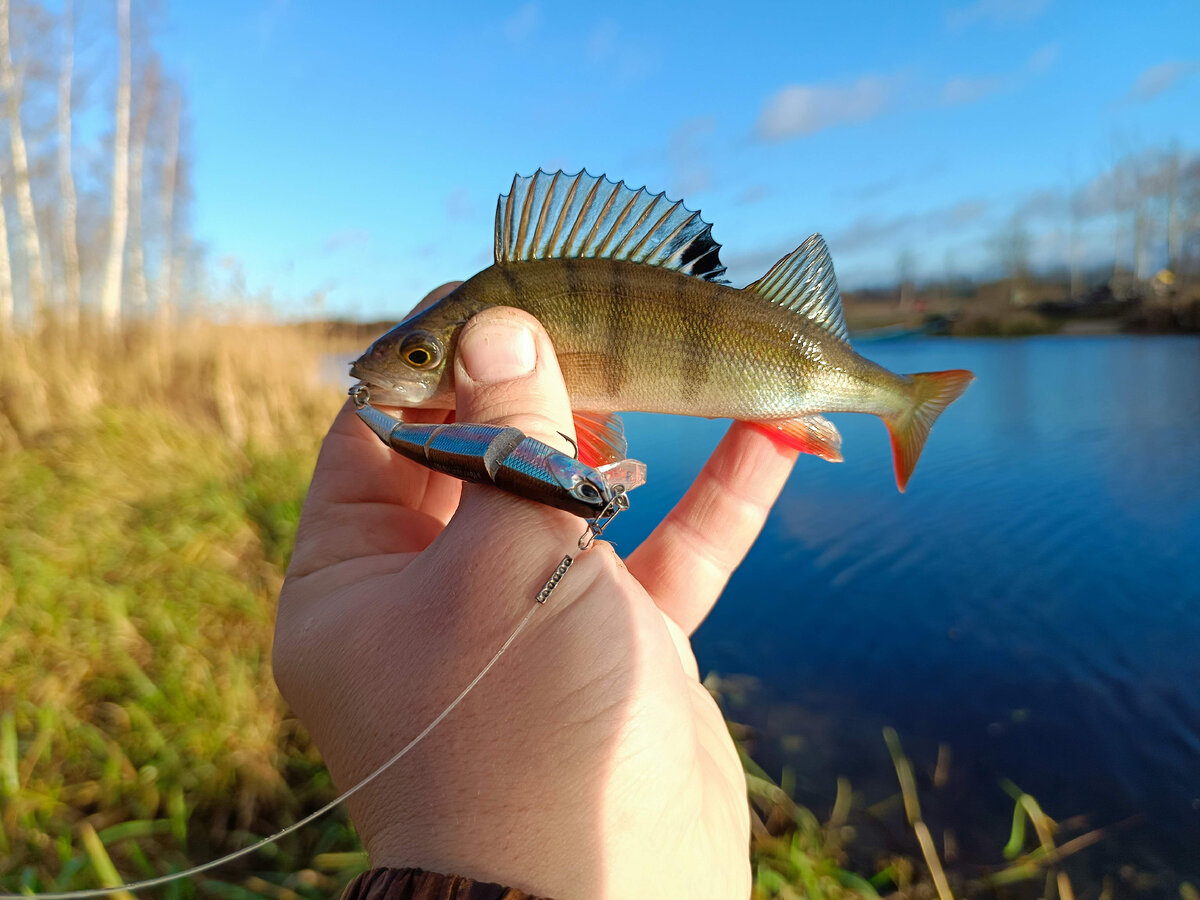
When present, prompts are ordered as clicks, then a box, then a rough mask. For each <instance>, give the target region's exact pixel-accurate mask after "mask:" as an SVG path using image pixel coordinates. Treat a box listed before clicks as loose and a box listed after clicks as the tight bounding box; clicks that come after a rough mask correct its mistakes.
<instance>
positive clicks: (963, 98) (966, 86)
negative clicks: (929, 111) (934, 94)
mask: <svg viewBox="0 0 1200 900" xmlns="http://www.w3.org/2000/svg"><path fill="white" fill-rule="evenodd" d="M1007 82H1008V79H1006V78H1004V77H1002V76H999V75H989V76H985V77H983V78H969V77H960V78H951V79H950V80H949V81H947V82H946V83H945V84H944V85H942V96H941V101H942V103H943V104H944V105H946V106H959V105H961V104H964V103H975V102H976V101H979V100H982V99H983V98H984V97H986V96H988V95H989V94H995V93H998V92H999V91H1002V90H1004V87H1005V85H1006V84H1007Z"/></svg>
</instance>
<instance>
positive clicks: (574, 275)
mask: <svg viewBox="0 0 1200 900" xmlns="http://www.w3.org/2000/svg"><path fill="white" fill-rule="evenodd" d="M562 271H563V283H564V284H565V285H566V289H567V297H566V300H565V302H563V303H562V304H560V308H559V314H560V315H561V316H562V317H563V320H564V321H566V322H570V324H571V329H572V332H573V336H574V338H575V341H576V342H578V340H579V335H582V334H585V333H586V331H585V329H586V327H587V316H586V309H585V306H584V299H583V287H582V285H581V283H580V281H579V268H578V267H577V266H576V265H575V260H574V259H571V258H570V257H567V258H565V259H563V260H562ZM572 349H577V348H572Z"/></svg>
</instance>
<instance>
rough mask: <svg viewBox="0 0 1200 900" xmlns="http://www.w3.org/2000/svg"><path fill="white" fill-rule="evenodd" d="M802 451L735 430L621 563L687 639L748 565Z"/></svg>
mask: <svg viewBox="0 0 1200 900" xmlns="http://www.w3.org/2000/svg"><path fill="white" fill-rule="evenodd" d="M798 455H799V451H797V450H793V449H791V448H789V447H785V446H783V445H781V444H779V443H778V442H776V441H774V440H772V439H771V438H770V437H768V436H767V435H766V434H764V433H763V432H761V431H760V430H759V429H757V428H755V427H754V426H753V425H749V424H747V423H746V422H734V423H733V425H732V427H730V429H729V431H728V432H726V434H725V437H724V438H722V439H721V443H720V444H718V445H717V449H716V450H714V451H713V454H712V456H711V457H709V460H708V462H707V463H706V464H705V466H704V468H703V470H701V472H700V474H699V475H698V476H697V478H696V481H695V482H694V483H693V484H692V486H691V487H690V488H688V491H687V493H686V494H684V495H683V499H681V500H680V501H679V503H678V504H677V505H676V506H675V508H674V509H673V510H671V512H670V513H668V515H667V517H666V518H665V519H663V520H662V522H660V523H659V525H658V527H657V528H655V529H654V531H653V532H651V534H650V536H649V537H648V538H646V540H645V541H643V542H642V544H641V546H639V547H638V548H637V549H636V550H634V551H633V553H632V554H631V555H630V556H629V558H628V559H627V560H626V561H625V564H626V566H627V567H628V569H629V571H630V572H631V573H632V574H633V576H634V577H635V578H637V579H638V581H640V582H641V583H642V586H643V587H645V589H646V590H647V591H648V592H649V594H650V595H651V596H652V597H653V598H654V602H655V603H657V604H658V607H659V609H661V610H662V611H663V612H664V613H666V614H667V615H668V616H670V617H671V618H672V619H674V620H675V622H676V623H678V625H679V627H680V628H682V629H683V630H684V632H685V633H687V634H691V633H692V632H693V631H695V630H696V628H697V627H699V625H700V623H701V622H703V621H704V618H705V616H707V615H708V613H709V611H710V610H712V608H713V605H714V604H715V603H716V602H717V598H718V597H719V596H720V594H721V591H722V590H723V589H724V588H725V584H726V582H727V581H728V580H729V576H730V575H732V574H733V570H734V569H736V568H737V567H738V566H739V565H740V564H741V562H742V560H743V559H745V558H746V554H747V553H748V552H749V551H750V547H751V546H752V545H753V544H754V541H755V540H756V539H757V538H758V535H759V533H760V532H761V531H762V528H763V525H764V524H765V523H766V520H767V515H768V513H770V511H771V506H772V505H773V504H774V503H775V500H776V499H777V498H778V497H779V492H780V491H781V490H783V485H784V484H785V483H786V482H787V478H788V475H789V474H790V473H791V471H792V466H793V465H794V464H795V462H796V457H797V456H798Z"/></svg>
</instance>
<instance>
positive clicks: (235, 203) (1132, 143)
mask: <svg viewBox="0 0 1200 900" xmlns="http://www.w3.org/2000/svg"><path fill="white" fill-rule="evenodd" d="M1198 36H1200V4H1197V3H1196V2H1195V0H1178V2H1170V0H1168V2H1155V3H1143V4H1136V5H1132V4H1129V3H1127V2H1114V0H1093V2H1064V0H962V2H958V0H947V2H929V0H918V2H912V3H904V4H891V3H888V4H884V3H819V4H818V3H788V4H785V3H751V2H743V3H741V4H739V5H738V7H737V11H736V12H735V11H734V9H733V5H732V4H711V5H704V4H697V3H694V2H692V3H673V2H672V3H658V4H649V3H638V4H635V3H624V2H616V3H608V4H605V5H583V4H577V3H557V2H549V0H532V2H513V3H482V2H464V0H458V2H454V3H442V4H408V5H402V4H382V3H381V4H368V3H345V4H327V3H307V4H305V3H299V2H289V0H267V2H264V3H259V4H253V3H245V2H232V0H213V2H206V3H202V4H201V3H182V2H180V3H175V4H173V5H172V6H171V7H170V8H169V9H168V11H167V15H166V20H165V22H164V23H163V27H162V28H161V29H160V32H159V36H158V45H159V46H160V48H161V50H162V52H163V54H164V56H165V57H166V60H167V65H168V66H169V67H170V68H172V69H173V70H174V71H175V73H176V74H177V75H178V77H179V78H180V79H181V80H182V81H183V83H184V85H185V88H186V90H187V93H188V97H189V103H190V120H191V144H192V154H193V158H194V187H195V194H196V199H195V207H194V213H195V228H194V230H195V233H196V235H197V237H198V238H199V239H200V240H201V241H203V242H205V243H206V244H207V245H208V247H209V250H210V258H211V261H212V263H213V268H214V271H215V272H216V273H217V278H218V280H219V279H222V278H224V279H231V280H232V279H235V278H236V279H244V282H245V285H246V287H247V289H248V290H249V291H250V292H251V293H253V294H261V295H263V296H269V297H270V298H271V299H272V300H273V302H274V304H275V305H276V307H277V308H278V310H279V311H280V312H283V313H286V314H305V313H306V312H307V311H309V310H310V309H312V304H311V299H310V298H311V297H312V296H314V294H317V293H319V294H323V295H324V297H325V301H324V303H325V311H326V312H330V313H336V314H344V315H353V316H362V317H369V318H381V319H387V318H394V317H397V316H399V315H400V314H401V313H403V312H404V311H405V310H406V309H407V308H408V307H410V306H411V305H412V304H413V303H414V302H415V300H416V299H418V298H419V296H420V295H421V294H422V293H423V292H424V291H426V290H428V289H429V288H431V287H433V286H435V285H437V284H439V283H441V282H443V281H446V280H449V279H452V278H456V277H457V278H462V277H467V276H469V275H470V274H472V273H474V272H475V271H477V270H479V269H480V268H482V267H483V266H485V265H487V264H488V263H490V253H491V240H492V237H491V224H492V214H493V210H494V206H495V201H496V196H497V195H498V194H499V193H501V192H504V191H506V190H507V188H508V185H509V183H510V182H511V180H512V177H513V174H514V173H516V172H520V173H521V174H529V173H531V172H532V171H533V170H534V169H536V168H538V167H539V166H540V167H543V168H547V169H551V170H553V169H558V168H565V169H567V170H568V171H575V170H576V169H578V168H580V167H586V168H588V169H589V170H590V171H592V172H593V173H598V172H606V173H607V174H608V175H609V176H610V177H613V178H615V179H624V180H626V181H627V182H629V183H631V184H634V185H642V184H645V185H647V186H648V187H650V188H652V189H654V190H662V189H665V190H667V191H668V194H669V195H670V196H671V197H672V198H678V197H682V198H683V199H685V200H686V201H687V205H688V206H689V207H690V208H693V209H694V208H697V207H699V208H702V209H703V211H704V217H705V219H707V220H708V221H710V222H712V223H714V234H715V236H716V238H717V240H719V241H720V242H721V243H722V244H723V245H724V252H723V258H724V259H725V261H726V262H727V263H728V264H729V277H730V278H731V279H732V280H733V282H734V283H735V284H742V283H745V282H747V281H750V280H752V279H754V278H756V277H758V276H759V275H760V274H761V273H762V272H763V271H764V270H765V269H766V267H767V266H768V265H769V264H770V263H771V262H772V261H774V259H775V258H777V257H779V256H781V255H783V254H784V253H785V252H787V251H788V250H790V249H792V248H793V247H795V246H796V245H797V244H799V243H800V241H801V240H803V239H804V238H805V237H806V236H807V235H808V234H810V233H811V232H813V231H820V232H822V233H823V234H825V236H826V238H827V239H828V241H829V244H830V248H831V250H832V252H833V255H834V259H835V261H836V264H837V269H838V274H839V277H840V279H841V281H842V283H843V285H846V286H849V287H854V286H859V285H864V284H871V283H875V282H882V281H888V280H894V279H895V276H896V272H897V267H898V260H899V258H900V257H901V255H907V256H908V257H909V258H910V259H911V261H912V266H913V267H914V269H915V271H916V273H917V274H918V275H922V276H940V275H942V274H943V273H945V272H946V271H948V270H949V271H953V272H973V271H976V270H978V269H980V268H982V267H986V266H989V265H993V264H994V263H995V258H996V256H997V251H996V249H995V245H996V235H997V234H999V233H1001V232H1003V231H1004V229H1005V228H1006V227H1008V223H1009V222H1011V220H1012V217H1013V215H1014V212H1016V211H1017V210H1020V209H1025V210H1027V211H1028V213H1029V214H1028V215H1026V216H1025V217H1024V221H1026V222H1027V227H1028V229H1029V232H1030V234H1031V238H1032V241H1031V244H1032V252H1033V255H1034V258H1035V260H1049V259H1052V258H1056V255H1057V257H1059V258H1061V255H1062V253H1063V247H1062V240H1063V238H1062V236H1063V233H1064V232H1065V228H1066V224H1065V223H1066V214H1065V212H1060V211H1058V210H1059V208H1058V207H1057V206H1056V202H1057V201H1056V200H1055V198H1056V197H1058V198H1060V199H1061V197H1062V196H1063V195H1065V193H1066V192H1067V191H1068V190H1081V189H1086V187H1087V186H1088V184H1089V183H1091V182H1093V181H1094V180H1095V179H1097V178H1099V177H1101V176H1102V175H1103V173H1104V172H1105V171H1107V170H1109V169H1111V168H1112V166H1113V165H1114V164H1115V163H1117V162H1118V161H1119V160H1121V159H1122V158H1125V157H1127V156H1129V155H1131V154H1138V153H1143V152H1145V151H1147V150H1153V149H1155V148H1162V147H1166V146H1171V145H1174V146H1177V147H1178V148H1179V149H1180V150H1181V151H1183V152H1185V153H1194V152H1196V151H1198V150H1200V115H1198V114H1197V113H1198V112H1200V50H1198V49H1197V47H1198V44H1197V37H1198ZM1082 227H1083V231H1084V239H1083V240H1084V243H1085V244H1086V247H1087V252H1088V253H1089V254H1091V255H1093V256H1096V255H1099V254H1103V253H1105V252H1107V253H1108V254H1109V255H1110V256H1111V253H1112V249H1111V248H1112V246H1113V238H1112V231H1113V223H1112V220H1111V217H1107V218H1106V217H1104V216H1097V217H1094V218H1092V219H1089V220H1088V221H1086V222H1085V223H1084V225H1083V226H1082Z"/></svg>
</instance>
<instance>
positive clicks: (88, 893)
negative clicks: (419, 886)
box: [0, 538, 582, 900]
mask: <svg viewBox="0 0 1200 900" xmlns="http://www.w3.org/2000/svg"><path fill="white" fill-rule="evenodd" d="M580 540H581V541H582V538H581V539H580ZM569 559H571V557H570V556H567V557H565V559H564V562H565V560H569ZM569 567H570V563H569V562H567V563H566V567H564V565H563V564H562V563H560V564H559V566H558V568H557V569H555V573H554V574H553V575H551V576H550V580H549V581H547V582H546V586H545V587H543V588H542V590H541V591H540V592H539V593H538V595H537V598H536V602H535V603H534V604H533V606H531V607H530V608H529V612H527V613H525V617H524V618H523V619H521V621H520V622H518V623H517V627H516V628H514V629H513V633H512V634H510V635H509V636H508V640H506V641H505V642H504V643H503V644H501V645H500V649H499V650H497V651H496V654H495V655H494V656H493V657H492V658H491V659H490V660H488V662H487V665H485V666H484V667H483V668H482V669H480V670H479V674H478V675H476V676H475V677H474V678H472V679H471V682H470V684H468V685H467V686H466V687H465V688H463V690H462V693H461V694H459V695H458V696H457V697H455V698H454V699H453V700H451V701H450V705H449V706H447V707H446V708H445V709H443V710H442V711H441V712H440V713H438V715H437V717H436V718H435V719H434V720H433V721H432V722H430V723H429V724H428V725H426V726H425V727H424V728H423V729H421V732H420V733H419V734H418V735H417V736H416V737H414V738H413V739H412V740H411V741H409V742H408V743H407V744H405V745H404V746H403V747H402V748H401V749H400V750H399V751H397V752H396V753H395V754H394V755H393V756H392V758H391V759H389V760H388V761H387V762H385V763H383V765H381V766H380V767H379V768H377V769H376V770H375V771H374V772H372V773H371V774H369V775H367V776H366V777H365V778H363V779H362V780H361V781H360V782H358V784H356V785H354V786H353V787H351V788H350V789H349V790H347V791H345V792H343V793H342V794H341V795H340V796H338V797H337V799H335V800H331V801H330V802H329V803H326V804H325V805H324V806H322V807H321V808H320V809H318V810H317V811H316V812H313V813H309V814H308V815H307V816H305V817H304V818H303V819H301V820H300V821H298V822H294V823H292V824H291V825H289V826H287V827H286V828H283V829H281V830H279V831H277V832H275V834H273V835H271V836H270V837H266V838H262V839H261V840H258V841H255V842H254V843H253V844H250V845H249V846H248V847H242V848H241V849H240V850H234V851H233V852H232V853H227V854H226V855H225V856H222V857H220V858H218V859H214V860H210V861H209V862H206V863H201V864H200V865H198V866H192V867H191V868H190V869H185V870H183V871H182V872H172V873H171V874H169V875H159V876H158V877H156V878H147V879H146V880H144V881H134V882H131V883H129V884H122V885H118V886H117V887H106V888H89V889H87V890H82V891H57V892H53V893H37V894H0V897H40V898H42V900H85V898H90V897H108V896H111V895H112V894H118V893H120V892H121V891H130V892H134V891H144V890H147V889H149V888H152V887H159V886H160V885H164V884H168V883H169V882H172V881H177V880H179V879H180V878H188V877H190V876H192V875H199V874H200V873H201V872H207V871H209V870H210V869H215V868H217V867H218V866H223V865H225V864H226V863H229V862H233V861H234V860H235V859H240V858H241V857H243V856H246V855H248V854H250V853H253V852H254V851H255V850H258V849H259V848H260V847H263V846H265V845H267V844H270V843H274V842H275V841H278V840H279V839H281V838H284V837H287V835H289V834H291V833H292V832H294V831H298V830H300V829H301V828H303V827H304V826H305V825H308V824H310V823H312V822H315V821H316V820H317V819H319V818H321V816H323V815H325V814H326V813H328V812H330V811H332V810H333V809H335V808H336V807H338V806H339V805H340V804H341V803H343V802H345V801H346V800H347V799H348V798H349V797H352V796H353V795H354V794H357V793H358V792H359V791H360V790H362V789H363V788H364V787H366V786H367V785H368V784H370V783H371V782H372V781H374V780H375V779H376V778H378V777H379V776H380V775H382V774H383V773H384V772H386V771H387V770H388V769H390V768H391V767H392V766H393V765H395V764H396V763H397V762H399V761H400V760H401V759H402V758H403V757H404V756H405V754H407V753H408V752H409V751H410V750H412V748H413V747H415V746H417V744H419V743H421V741H422V740H423V739H424V738H425V736H426V735H428V734H429V732H431V731H433V729H435V728H436V727H437V726H438V725H439V724H440V723H441V721H442V720H443V719H445V718H446V716H448V715H450V713H452V712H453V711H454V709H455V707H457V706H458V705H459V704H460V703H462V702H463V700H465V699H466V696H467V694H469V693H471V691H472V690H473V689H474V687H475V685H477V684H479V682H480V681H482V680H483V677H484V676H485V675H487V673H488V672H490V671H491V670H492V667H493V666H495V665H496V663H498V662H499V661H500V657H501V656H503V655H504V651H506V650H507V649H508V648H509V647H510V646H512V643H513V641H515V640H516V639H517V636H518V635H519V634H520V633H521V632H522V631H524V630H525V626H526V625H527V624H528V623H529V620H530V619H532V618H533V614H534V612H535V611H536V610H537V609H538V607H539V606H541V605H542V604H543V603H544V602H545V601H546V599H547V598H548V597H549V596H550V592H551V591H553V590H554V588H555V587H557V585H558V582H559V581H560V580H561V579H562V576H563V575H564V574H565V572H566V568H569Z"/></svg>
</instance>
